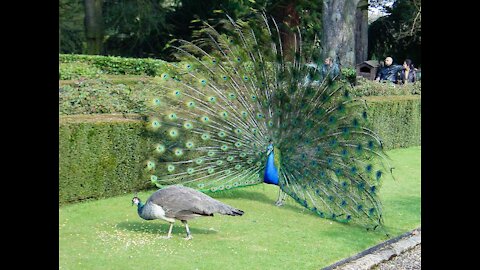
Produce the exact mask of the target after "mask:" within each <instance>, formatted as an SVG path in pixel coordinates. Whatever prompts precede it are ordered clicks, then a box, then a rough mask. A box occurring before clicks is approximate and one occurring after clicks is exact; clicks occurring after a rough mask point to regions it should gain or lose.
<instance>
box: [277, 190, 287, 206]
mask: <svg viewBox="0 0 480 270" xmlns="http://www.w3.org/2000/svg"><path fill="white" fill-rule="evenodd" d="M286 196H287V193H285V192H283V191H282V190H281V189H280V188H279V189H278V199H277V201H276V202H275V205H276V206H282V205H283V202H284V201H285V197H286Z"/></svg>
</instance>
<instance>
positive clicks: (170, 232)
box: [162, 222, 173, 239]
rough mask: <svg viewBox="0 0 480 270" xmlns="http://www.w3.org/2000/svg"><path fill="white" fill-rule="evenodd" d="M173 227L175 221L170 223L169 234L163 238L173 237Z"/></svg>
mask: <svg viewBox="0 0 480 270" xmlns="http://www.w3.org/2000/svg"><path fill="white" fill-rule="evenodd" d="M172 228H173V222H171V223H170V228H169V229H168V234H167V236H163V237H162V238H164V239H169V238H172Z"/></svg>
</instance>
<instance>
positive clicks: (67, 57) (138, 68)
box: [59, 54, 168, 78]
mask: <svg viewBox="0 0 480 270" xmlns="http://www.w3.org/2000/svg"><path fill="white" fill-rule="evenodd" d="M59 62H60V78H66V77H72V76H73V75H70V76H67V75H64V74H63V73H65V72H67V70H68V69H67V67H68V65H67V64H68V63H84V64H89V65H91V66H92V67H93V68H96V69H99V70H101V71H102V72H103V73H105V74H114V75H125V74H129V75H147V76H157V75H160V74H162V73H163V72H164V71H165V70H168V67H167V64H168V62H165V61H163V60H159V59H153V58H126V57H117V56H103V55H82V54H60V55H59ZM62 72H63V73H62Z"/></svg>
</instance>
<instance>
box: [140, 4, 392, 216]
mask: <svg viewBox="0 0 480 270" xmlns="http://www.w3.org/2000/svg"><path fill="white" fill-rule="evenodd" d="M221 27H223V29H225V30H226V31H224V32H226V33H228V34H220V33H219V32H218V31H217V30H216V28H214V27H213V26H211V25H209V24H208V23H206V22H204V23H203V27H202V28H201V29H200V30H199V31H197V32H196V40H194V41H185V40H177V41H176V44H175V45H172V47H173V48H175V49H176V56H177V57H178V58H179V59H180V60H181V61H180V62H179V64H176V65H172V66H171V71H170V72H169V73H164V74H162V75H161V80H164V81H165V83H164V84H162V86H161V87H160V88H159V89H157V90H156V91H157V92H156V93H155V94H154V95H153V96H152V97H151V101H150V102H149V104H150V105H151V110H152V113H151V115H150V116H149V117H148V121H147V122H146V127H147V129H148V130H149V131H150V132H151V133H152V136H154V137H155V140H156V143H155V144H154V145H152V147H151V149H150V152H149V153H150V157H149V159H148V160H147V161H146V162H145V172H146V175H147V176H148V177H149V179H150V180H151V181H152V182H153V183H154V184H156V185H157V186H164V185H170V184H178V183H181V184H183V185H186V186H190V187H193V188H196V189H198V190H201V191H220V190H225V189H231V188H236V187H242V186H248V185H254V184H259V183H262V182H263V179H262V177H263V172H264V170H265V163H266V160H267V147H268V146H269V144H270V142H272V143H273V144H274V153H275V156H274V164H275V167H276V168H277V170H278V172H279V176H280V178H279V187H280V188H281V190H282V191H284V192H285V193H287V194H288V195H289V196H290V197H292V198H293V199H294V200H295V201H297V202H298V203H300V204H301V205H302V206H304V207H306V208H308V209H310V210H311V211H313V212H315V213H317V214H318V215H319V216H321V217H325V218H332V219H335V220H339V221H351V220H356V221H358V222H360V223H365V224H372V223H373V224H374V225H381V224H382V222H383V221H382V208H381V204H380V201H379V199H378V196H377V192H378V189H379V187H380V185H381V181H380V180H381V176H382V175H383V173H384V172H385V171H386V170H385V166H384V160H385V159H386V158H387V157H386V155H385V153H384V152H383V146H382V141H381V139H380V138H379V137H378V136H377V135H376V134H375V132H374V131H372V130H371V129H369V128H368V115H367V113H366V111H365V110H364V109H365V108H363V106H364V104H363V103H361V102H358V101H356V100H354V99H352V98H351V96H350V94H349V85H348V84H346V83H344V82H343V81H341V80H334V81H327V80H320V81H319V80H316V78H318V71H317V70H315V69H313V70H312V69H311V68H309V67H308V66H307V63H309V62H312V61H316V59H317V58H316V56H315V55H313V53H306V52H313V51H315V50H313V49H312V48H310V47H309V48H304V47H303V46H310V45H306V44H305V45H304V43H302V40H301V35H300V34H299V33H300V32H299V33H298V34H295V39H294V41H295V42H294V48H293V50H291V51H288V50H285V49H284V48H283V46H282V42H281V39H280V35H279V29H278V25H277V24H276V22H275V20H273V19H272V18H270V17H268V16H267V15H266V14H264V13H263V14H256V16H254V17H252V18H249V20H248V21H242V20H238V21H234V20H233V19H231V18H230V17H228V16H227V18H226V19H225V20H223V21H222V22H221ZM286 59H290V60H289V61H286Z"/></svg>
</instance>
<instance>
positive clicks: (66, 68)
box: [59, 62, 102, 80]
mask: <svg viewBox="0 0 480 270" xmlns="http://www.w3.org/2000/svg"><path fill="white" fill-rule="evenodd" d="M59 73H60V80H72V79H80V78H95V77H98V76H99V75H100V74H102V71H101V70H100V69H99V68H97V67H95V66H92V65H90V64H88V63H82V62H69V63H60V67H59Z"/></svg>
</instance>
